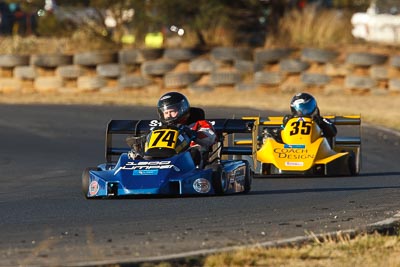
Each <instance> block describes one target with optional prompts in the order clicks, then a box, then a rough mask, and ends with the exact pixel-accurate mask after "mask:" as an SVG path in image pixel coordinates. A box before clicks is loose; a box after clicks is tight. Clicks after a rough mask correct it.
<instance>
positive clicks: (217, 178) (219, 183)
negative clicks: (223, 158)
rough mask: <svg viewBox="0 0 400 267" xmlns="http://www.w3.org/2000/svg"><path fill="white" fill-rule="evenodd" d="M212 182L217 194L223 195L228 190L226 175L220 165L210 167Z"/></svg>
mask: <svg viewBox="0 0 400 267" xmlns="http://www.w3.org/2000/svg"><path fill="white" fill-rule="evenodd" d="M212 169H213V172H212V184H213V187H214V191H215V193H216V194H217V195H223V194H224V193H225V192H226V191H227V190H228V185H229V183H228V177H227V175H226V173H225V171H224V170H223V168H222V166H221V165H216V166H213V167H212Z"/></svg>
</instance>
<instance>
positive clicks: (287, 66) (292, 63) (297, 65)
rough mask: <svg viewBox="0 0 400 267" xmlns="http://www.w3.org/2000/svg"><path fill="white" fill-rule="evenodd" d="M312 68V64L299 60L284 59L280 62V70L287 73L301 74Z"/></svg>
mask: <svg viewBox="0 0 400 267" xmlns="http://www.w3.org/2000/svg"><path fill="white" fill-rule="evenodd" d="M309 67H310V63H308V62H306V61H301V60H299V59H290V58H288V59H282V60H281V61H280V62H279V68H280V70H281V71H284V72H287V73H300V72H303V71H305V70H307V69H308V68H309Z"/></svg>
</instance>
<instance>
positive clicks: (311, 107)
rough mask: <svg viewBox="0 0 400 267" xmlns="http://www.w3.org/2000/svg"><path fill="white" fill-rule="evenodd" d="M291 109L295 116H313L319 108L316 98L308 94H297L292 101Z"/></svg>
mask: <svg viewBox="0 0 400 267" xmlns="http://www.w3.org/2000/svg"><path fill="white" fill-rule="evenodd" d="M290 109H291V111H292V115H294V116H304V117H307V116H312V115H313V114H314V112H317V110H318V106H317V101H316V100H315V98H314V97H313V96H312V95H310V94H308V93H299V94H296V95H295V96H294V97H293V98H292V101H290Z"/></svg>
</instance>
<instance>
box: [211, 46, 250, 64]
mask: <svg viewBox="0 0 400 267" xmlns="http://www.w3.org/2000/svg"><path fill="white" fill-rule="evenodd" d="M211 57H212V58H213V59H214V60H220V61H231V62H233V61H235V60H253V55H252V51H251V49H248V48H238V47H215V48H213V49H212V50H211Z"/></svg>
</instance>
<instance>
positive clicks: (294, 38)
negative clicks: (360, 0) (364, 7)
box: [266, 5, 354, 47]
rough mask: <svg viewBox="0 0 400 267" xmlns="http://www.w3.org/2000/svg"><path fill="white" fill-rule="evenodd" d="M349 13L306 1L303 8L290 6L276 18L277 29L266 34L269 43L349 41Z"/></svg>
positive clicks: (318, 45) (293, 43) (303, 44)
mask: <svg viewBox="0 0 400 267" xmlns="http://www.w3.org/2000/svg"><path fill="white" fill-rule="evenodd" d="M350 17H351V14H349V13H346V12H344V11H339V10H335V9H329V10H321V9H318V8H317V6H316V5H307V6H306V7H305V8H304V9H303V10H298V9H293V10H292V11H291V12H289V13H287V14H285V16H284V17H283V18H282V19H281V20H280V22H279V33H278V34H277V35H276V36H273V37H272V38H268V39H267V40H266V41H267V43H266V46H269V45H270V44H271V43H276V44H287V45H292V46H293V45H294V46H316V47H326V46H331V45H332V44H335V45H337V44H339V43H342V44H343V43H346V44H348V43H351V42H353V41H354V39H353V37H352V35H351V29H352V25H351V23H350Z"/></svg>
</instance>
